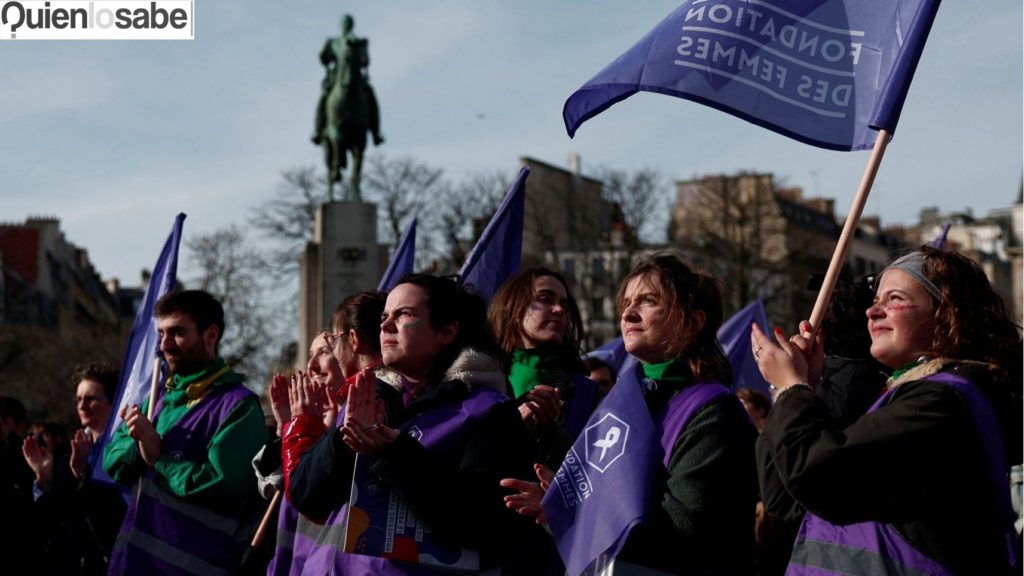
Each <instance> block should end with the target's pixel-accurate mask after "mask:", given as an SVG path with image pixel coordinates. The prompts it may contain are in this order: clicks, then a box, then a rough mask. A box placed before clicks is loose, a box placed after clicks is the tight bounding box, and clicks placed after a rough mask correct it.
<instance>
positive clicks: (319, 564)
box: [301, 386, 508, 576]
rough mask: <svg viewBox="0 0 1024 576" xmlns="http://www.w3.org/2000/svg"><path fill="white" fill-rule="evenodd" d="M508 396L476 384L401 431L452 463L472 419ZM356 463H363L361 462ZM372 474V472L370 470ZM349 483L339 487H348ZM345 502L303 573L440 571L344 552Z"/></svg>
mask: <svg viewBox="0 0 1024 576" xmlns="http://www.w3.org/2000/svg"><path fill="white" fill-rule="evenodd" d="M506 400H508V397H507V396H505V395H504V394H502V393H500V392H497V391H494V390H492V389H490V388H484V387H480V386H476V387H474V388H472V389H471V390H470V392H469V393H468V395H467V396H466V397H465V398H464V399H463V400H462V401H460V402H459V403H457V404H452V405H449V406H442V407H436V408H433V409H431V410H429V411H426V412H423V413H421V414H417V415H416V416H415V417H413V418H411V419H410V420H408V421H406V422H404V423H403V424H402V426H401V433H403V434H409V435H410V436H412V437H413V438H415V439H416V440H417V441H419V443H420V444H422V445H423V447H424V448H426V449H427V450H429V451H430V452H432V453H434V454H437V455H440V456H441V457H442V458H443V459H445V460H450V461H451V465H452V466H457V465H458V460H459V458H460V457H461V455H462V453H463V451H464V450H465V447H466V444H467V443H468V441H469V439H470V437H471V434H472V432H473V429H474V428H475V425H474V422H475V421H477V420H479V419H480V418H482V417H483V416H484V415H485V414H486V413H487V411H488V410H489V409H490V408H491V407H492V406H494V405H495V404H498V403H500V402H503V401H506ZM357 465H360V466H362V465H363V464H358V462H357ZM371 474H372V472H371ZM347 488H348V487H339V489H347ZM348 511H349V507H348V504H347V503H346V504H344V505H342V506H341V507H340V508H339V509H338V510H335V511H334V512H332V513H331V515H330V516H329V517H328V518H327V522H326V524H325V525H324V527H323V530H322V531H321V532H320V536H319V538H318V540H317V542H316V549H315V550H314V551H313V553H312V554H311V555H310V556H309V558H308V560H307V562H306V564H305V566H304V567H303V570H302V572H301V573H302V574H303V575H315V576H322V575H324V574H373V575H374V576H392V575H421V574H422V575H428V574H438V573H439V572H438V571H436V570H433V569H431V568H428V567H426V566H418V565H414V564H407V563H402V562H393V561H391V560H387V559H385V558H379V557H375V556H366V555H363V554H353V553H346V552H344V542H343V538H344V536H345V534H344V533H345V520H346V518H347V517H348Z"/></svg>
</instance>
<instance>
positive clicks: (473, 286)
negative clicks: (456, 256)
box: [459, 166, 530, 302]
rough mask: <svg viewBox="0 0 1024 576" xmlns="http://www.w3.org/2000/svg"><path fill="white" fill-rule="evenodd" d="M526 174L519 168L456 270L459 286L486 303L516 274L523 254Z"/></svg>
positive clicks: (527, 173)
mask: <svg viewBox="0 0 1024 576" xmlns="http://www.w3.org/2000/svg"><path fill="white" fill-rule="evenodd" d="M529 175H530V168H529V167H528V166H523V168H522V170H520V171H519V175H518V176H517V177H516V181H515V182H513V183H512V187H511V188H509V189H508V192H506V193H505V198H504V199H503V200H502V201H501V205H500V206H498V210H497V212H495V213H494V216H493V217H492V218H491V221H490V222H489V223H488V224H487V228H485V229H484V233H483V234H481V235H480V239H479V240H477V241H476V245H475V246H473V251H472V252H470V253H469V258H467V259H466V263H465V264H463V265H462V270H460V271H459V275H460V276H461V277H462V283H463V285H464V286H466V288H467V289H468V290H469V291H470V292H473V293H474V294H478V295H479V296H481V297H482V298H483V299H484V300H485V301H487V302H490V301H491V298H493V297H494V294H495V293H496V292H497V291H498V288H499V287H500V286H501V284H502V283H503V282H505V280H508V279H509V278H511V277H512V276H513V275H514V274H515V273H516V272H519V265H520V263H521V262H522V255H523V218H524V215H525V212H526V177H527V176H529Z"/></svg>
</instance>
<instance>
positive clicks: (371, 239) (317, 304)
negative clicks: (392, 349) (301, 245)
mask: <svg viewBox="0 0 1024 576" xmlns="http://www.w3.org/2000/svg"><path fill="white" fill-rule="evenodd" d="M386 267H387V249H386V247H381V246H379V245H378V244H377V205H376V204H371V203H366V202H358V203H357V202H328V203H326V204H322V205H321V206H320V207H319V208H318V210H317V213H316V222H315V223H314V228H313V240H312V241H311V242H310V243H309V244H307V245H306V251H305V252H304V253H303V255H302V261H301V263H300V275H301V276H300V279H299V354H298V358H297V359H296V363H297V366H296V368H297V369H302V370H305V366H306V361H307V360H308V358H309V344H310V342H311V341H312V340H313V337H314V336H316V335H317V333H319V332H320V331H322V330H324V329H327V328H330V324H331V314H333V313H334V310H335V309H336V308H337V307H338V304H341V301H342V300H344V299H345V298H346V297H348V296H350V295H352V294H355V293H356V292H359V291H361V290H372V289H374V288H376V286H377V282H378V281H379V280H380V276H381V274H383V273H384V269H385V268H386Z"/></svg>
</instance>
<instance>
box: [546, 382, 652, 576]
mask: <svg viewBox="0 0 1024 576" xmlns="http://www.w3.org/2000/svg"><path fill="white" fill-rule="evenodd" d="M638 372H639V368H635V369H634V370H630V371H629V372H628V373H627V374H625V375H623V377H622V378H620V379H619V381H618V382H616V384H615V386H612V389H611V392H609V393H608V396H606V397H605V399H604V400H603V401H602V402H601V404H600V405H599V406H598V407H597V409H596V410H595V411H594V414H593V415H591V417H590V420H589V421H588V425H587V427H586V428H584V429H583V432H582V433H580V435H579V437H578V438H577V439H576V441H575V442H574V443H573V446H572V449H570V450H569V453H568V454H566V456H565V460H563V461H562V465H561V466H560V467H559V469H558V472H557V473H556V474H555V479H554V481H552V483H551V487H550V488H549V489H548V491H547V493H546V494H545V495H544V499H543V500H542V505H543V507H544V513H545V515H546V516H547V520H548V527H549V528H550V529H551V533H552V535H553V536H554V539H555V545H556V546H557V547H558V551H559V553H560V554H561V555H562V558H563V560H565V568H566V572H567V573H568V574H569V575H570V576H577V575H579V574H582V573H583V572H584V571H594V569H595V566H598V567H599V566H600V565H602V564H604V563H607V562H608V561H609V560H610V559H611V558H613V557H614V556H615V555H616V554H618V553H619V551H620V550H621V549H622V546H623V545H624V544H625V543H626V537H627V536H629V531H630V530H632V528H633V526H635V525H637V524H638V523H640V522H641V521H642V520H643V518H644V517H645V514H646V510H647V503H648V500H649V498H650V494H651V489H652V485H653V483H652V479H653V478H654V474H655V472H656V469H657V466H660V465H661V456H660V454H659V450H660V444H659V438H658V435H657V429H656V427H655V424H654V420H653V419H652V418H651V415H650V412H648V410H647V404H646V403H645V402H644V397H643V392H642V389H641V383H640V380H639V378H638Z"/></svg>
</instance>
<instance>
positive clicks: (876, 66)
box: [562, 0, 939, 150]
mask: <svg viewBox="0 0 1024 576" xmlns="http://www.w3.org/2000/svg"><path fill="white" fill-rule="evenodd" d="M938 7H939V0H891V1H888V2H862V1H857V0H771V1H770V2H769V1H767V0H715V1H714V2H709V1H707V0H685V1H684V2H683V4H682V5H681V6H680V7H679V8H677V9H676V10H675V11H673V12H672V13H671V14H669V15H668V17H667V18H665V19H664V20H663V21H662V22H661V23H660V24H658V25H657V26H655V27H654V29H653V30H651V31H650V32H648V33H647V35H646V36H644V37H643V38H641V39H640V41H639V42H637V43H636V44H635V45H634V46H633V47H632V48H630V49H629V50H628V51H626V52H625V53H624V54H622V55H621V56H619V58H618V59H616V60H615V61H614V62H612V63H611V64H609V65H608V66H606V67H605V68H604V70H601V71H600V72H598V74H597V75H596V76H594V77H593V78H591V79H590V80H589V81H588V82H587V83H586V84H584V85H583V87H582V88H580V89H579V90H577V91H576V92H574V93H573V94H572V95H571V96H569V99H568V100H566V102H565V107H564V109H563V111H562V116H563V118H564V120H565V128H566V130H567V132H568V133H569V136H570V137H572V136H573V135H575V133H576V130H577V129H578V128H579V126H580V125H581V124H582V123H583V122H585V121H587V120H589V119H590V118H592V117H594V116H596V115H597V114H600V113H601V112H603V111H604V110H606V109H607V108H608V107H610V106H611V105H613V104H615V103H616V102H619V101H621V100H624V99H626V98H628V97H630V96H632V95H633V94H635V93H637V92H639V91H645V92H655V93H660V94H667V95H670V96H676V97H679V98H685V99H687V100H692V101H694V102H698V103H700V104H705V105H707V106H711V107H713V108H717V109H719V110H722V111H723V112H728V113H729V114H732V115H734V116H738V117H740V118H743V119H744V120H747V121H749V122H752V123H754V124H757V125H759V126H762V127H764V128H768V129H769V130H774V131H776V132H778V133H780V134H783V135H785V136H789V137H790V138H794V139H796V140H799V141H801V142H804V143H807V144H811V145H814V146H820V147H822V148H829V149H833V150H865V149H870V148H871V147H872V146H873V145H874V141H875V137H876V134H877V131H878V130H881V129H884V130H887V131H888V132H890V133H892V132H893V131H894V130H895V129H896V124H897V122H898V121H899V116H900V112H901V110H902V108H903V102H904V100H905V99H906V95H907V90H908V89H909V87H910V80H911V78H912V77H913V74H914V70H915V68H916V67H917V62H918V60H919V59H920V56H921V51H922V50H923V49H924V43H925V40H926V39H927V37H928V32H929V30H930V29H931V25H932V22H933V21H934V19H935V13H936V11H937V10H938Z"/></svg>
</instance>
